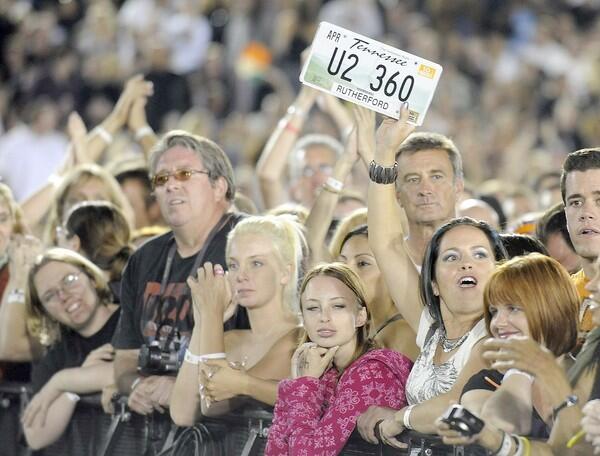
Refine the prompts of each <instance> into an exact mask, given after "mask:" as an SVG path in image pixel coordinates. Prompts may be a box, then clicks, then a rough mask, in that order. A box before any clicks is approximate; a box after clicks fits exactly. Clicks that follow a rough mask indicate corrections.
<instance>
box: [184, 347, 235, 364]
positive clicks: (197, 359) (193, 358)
mask: <svg viewBox="0 0 600 456" xmlns="http://www.w3.org/2000/svg"><path fill="white" fill-rule="evenodd" d="M225 357H226V355H225V353H207V354H206V355H194V354H193V353H192V352H191V351H189V350H186V351H185V357H184V358H183V360H184V361H185V362H186V363H189V364H194V365H198V364H199V363H203V362H204V361H207V360H209V359H225Z"/></svg>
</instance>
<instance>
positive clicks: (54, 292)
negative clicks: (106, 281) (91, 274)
mask: <svg viewBox="0 0 600 456" xmlns="http://www.w3.org/2000/svg"><path fill="white" fill-rule="evenodd" d="M81 274H82V273H81V272H72V273H70V274H67V275H66V276H64V277H63V278H62V280H61V281H60V284H59V285H58V286H57V287H55V288H51V289H50V290H48V291H46V293H44V295H43V296H42V297H41V301H42V302H43V303H44V304H53V303H55V302H57V301H58V293H59V292H61V291H62V292H63V293H64V292H66V291H72V290H73V289H75V288H76V287H77V285H78V284H79V277H80V276H81Z"/></svg>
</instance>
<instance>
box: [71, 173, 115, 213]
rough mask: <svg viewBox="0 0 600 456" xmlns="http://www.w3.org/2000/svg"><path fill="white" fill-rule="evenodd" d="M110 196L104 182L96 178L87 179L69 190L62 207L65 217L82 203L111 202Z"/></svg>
mask: <svg viewBox="0 0 600 456" xmlns="http://www.w3.org/2000/svg"><path fill="white" fill-rule="evenodd" d="M111 200H112V198H111V194H110V191H109V190H108V188H107V187H106V185H104V182H102V180H100V179H99V178H97V177H87V178H84V179H82V180H81V181H80V182H78V183H76V184H74V185H72V186H71V188H70V189H69V192H68V193H67V195H66V197H65V202H64V204H63V207H62V214H63V216H65V215H66V214H68V212H69V210H70V209H71V208H72V207H73V206H74V205H75V204H77V203H80V202H82V201H111Z"/></svg>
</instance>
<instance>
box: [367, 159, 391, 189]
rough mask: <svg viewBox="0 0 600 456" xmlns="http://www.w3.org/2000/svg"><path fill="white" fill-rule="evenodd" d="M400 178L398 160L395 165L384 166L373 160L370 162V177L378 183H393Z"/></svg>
mask: <svg viewBox="0 0 600 456" xmlns="http://www.w3.org/2000/svg"><path fill="white" fill-rule="evenodd" d="M397 178H398V162H395V163H394V166H383V165H380V164H378V163H375V160H372V161H371V163H370V164H369V179H371V181H372V182H375V183H376V184H393V183H394V182H396V179H397Z"/></svg>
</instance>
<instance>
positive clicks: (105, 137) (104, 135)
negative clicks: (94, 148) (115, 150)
mask: <svg viewBox="0 0 600 456" xmlns="http://www.w3.org/2000/svg"><path fill="white" fill-rule="evenodd" d="M92 132H93V133H94V134H95V135H97V136H100V139H102V141H104V142H105V143H106V144H110V143H112V140H113V135H111V134H110V133H109V132H108V131H106V128H104V127H102V126H100V125H98V126H97V127H96V128H94V129H93V130H92Z"/></svg>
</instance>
